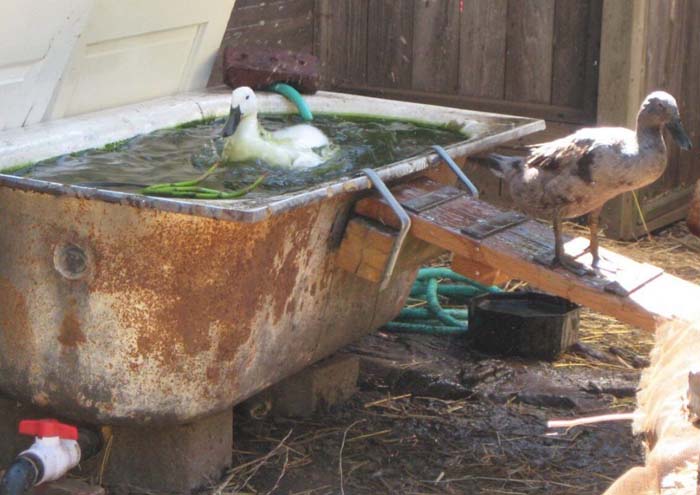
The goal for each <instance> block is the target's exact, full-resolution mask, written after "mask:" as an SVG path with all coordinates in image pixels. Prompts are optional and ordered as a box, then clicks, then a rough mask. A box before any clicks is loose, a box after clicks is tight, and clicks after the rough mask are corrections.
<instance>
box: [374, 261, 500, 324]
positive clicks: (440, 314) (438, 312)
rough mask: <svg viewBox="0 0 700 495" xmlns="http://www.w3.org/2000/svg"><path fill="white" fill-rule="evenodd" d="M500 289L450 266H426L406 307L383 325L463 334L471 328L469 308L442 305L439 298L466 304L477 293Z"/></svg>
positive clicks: (498, 290) (421, 271)
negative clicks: (392, 319) (444, 306)
mask: <svg viewBox="0 0 700 495" xmlns="http://www.w3.org/2000/svg"><path fill="white" fill-rule="evenodd" d="M444 281H448V282H451V283H443V282H444ZM500 291H501V289H499V288H498V287H495V286H490V287H489V286H486V285H483V284H480V283H479V282H476V281H474V280H471V279H469V278H467V277H465V276H463V275H460V274H458V273H455V272H453V271H452V270H450V269H449V268H423V269H421V270H420V271H419V272H418V276H417V277H416V281H415V282H414V284H413V287H412V288H411V294H410V296H409V301H408V303H407V305H406V307H405V308H403V309H402V310H401V312H400V313H399V316H398V317H397V318H396V319H395V320H394V321H391V322H389V323H387V324H386V325H385V326H384V328H385V329H386V330H389V331H391V332H410V333H424V334H430V335H455V334H463V333H465V332H466V331H467V330H468V319H469V311H467V310H466V309H446V308H443V307H442V306H441V304H440V298H441V297H442V298H448V299H450V300H452V301H459V303H460V304H461V305H467V304H468V303H469V299H471V298H472V297H474V296H478V295H480V294H486V293H489V292H500Z"/></svg>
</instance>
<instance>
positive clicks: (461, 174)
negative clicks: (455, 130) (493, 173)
mask: <svg viewBox="0 0 700 495" xmlns="http://www.w3.org/2000/svg"><path fill="white" fill-rule="evenodd" d="M432 148H433V149H434V150H435V152H436V153H437V154H438V156H439V157H440V158H442V161H444V162H445V163H447V166H448V167H450V168H451V169H452V171H453V172H454V173H455V175H456V176H457V178H458V179H459V180H460V182H461V183H462V184H464V185H465V186H466V187H467V189H469V192H470V193H471V194H472V196H473V197H474V199H479V190H478V189H477V188H476V186H475V185H474V184H473V183H472V181H470V180H469V179H468V178H467V176H466V175H464V172H462V169H461V168H459V165H457V164H456V163H455V161H454V160H453V159H452V157H451V156H450V155H449V154H448V153H447V151H445V148H443V147H442V146H438V145H437V144H434V145H433V146H432Z"/></svg>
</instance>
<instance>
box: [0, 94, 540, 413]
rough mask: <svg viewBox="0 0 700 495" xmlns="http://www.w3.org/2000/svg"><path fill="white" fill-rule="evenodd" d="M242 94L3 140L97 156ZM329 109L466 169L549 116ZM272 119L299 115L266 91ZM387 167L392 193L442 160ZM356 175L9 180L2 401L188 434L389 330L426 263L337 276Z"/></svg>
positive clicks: (150, 106) (352, 106)
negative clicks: (204, 186) (167, 193)
mask: <svg viewBox="0 0 700 495" xmlns="http://www.w3.org/2000/svg"><path fill="white" fill-rule="evenodd" d="M229 97H230V93H228V92H226V93H198V94H186V95H180V96H175V97H169V98H163V99H160V100H154V101H151V102H147V103H144V104H139V105H131V106H128V107H122V108H118V109H113V110H109V111H103V112H98V113H94V114H90V115H86V116H80V117H74V118H70V119H65V120H61V121H54V122H50V123H46V124H39V125H35V126H31V127H28V128H24V129H18V130H12V131H5V132H3V133H0V166H1V167H2V168H6V167H9V166H12V165H17V164H18V163H23V162H28V161H35V160H39V159H43V158H48V157H51V156H55V155H58V154H64V153H69V152H72V151H77V150H82V149H87V148H91V147H99V146H102V145H104V144H106V143H108V142H113V141H117V140H120V139H125V138H128V137H131V136H134V135H136V134H139V133H144V132H150V131H152V130H155V129H158V128H163V127H168V126H172V125H175V124H178V123H182V122H187V121H192V120H196V119H201V118H203V117H207V116H211V115H224V114H226V113H227V112H228V104H229V103H228V102H229ZM308 102H309V104H310V106H311V108H312V110H314V111H315V112H332V113H339V114H342V113H355V114H356V113H363V114H373V115H381V116H383V117H398V118H413V119H415V118H419V119H421V120H425V121H429V122H435V123H452V124H453V125H459V126H461V127H464V128H465V129H466V130H467V131H468V132H470V133H471V134H472V137H471V138H470V139H465V141H463V142H461V143H457V144H455V145H452V146H449V147H447V150H448V152H449V153H450V154H451V155H452V156H453V157H463V156H466V155H468V154H470V153H473V152H477V151H481V150H483V149H487V148H490V147H493V146H495V145H497V144H499V143H502V142H504V141H507V140H511V139H514V138H517V137H520V136H523V135H525V134H528V133H530V132H534V131H536V130H539V129H542V128H543V127H544V124H543V122H542V121H536V120H531V119H521V118H517V117H505V116H504V117H500V116H495V115H491V114H482V113H478V112H471V111H466V110H457V109H449V108H441V107H434V106H428V105H419V104H412V103H399V102H395V101H388V100H382V99H372V98H365V97H360V96H350V95H340V94H333V93H323V92H322V93H319V94H318V95H316V96H313V97H309V98H308ZM260 104H261V107H262V111H293V108H292V107H291V106H290V105H289V104H288V103H287V102H286V101H285V100H283V99H282V98H281V97H278V96H275V95H263V96H262V97H261V100H260ZM436 160H437V157H436V156H435V155H432V154H429V153H426V154H423V155H419V156H416V157H412V158H410V159H407V160H404V161H401V162H397V163H394V164H387V165H385V166H382V167H380V168H378V169H377V171H378V173H379V175H380V176H381V177H382V178H383V179H384V180H385V181H393V180H397V179H400V178H401V177H406V176H409V175H414V174H418V173H421V172H422V171H424V170H426V169H428V168H429V167H431V166H433V165H434V164H435V163H436ZM370 187H371V186H370V183H369V182H368V180H367V179H366V178H364V177H347V178H344V179H342V180H338V181H335V182H332V183H327V184H322V185H320V186H316V187H313V188H311V189H308V190H305V191H303V192H301V193H294V194H286V195H280V196H276V197H272V198H266V199H265V200H257V199H250V200H249V199H242V200H236V201H212V202H207V201H193V200H169V199H157V198H146V197H143V196H139V195H135V194H127V193H118V192H110V191H106V190H99V189H93V188H84V187H76V186H66V185H61V184H55V183H49V182H44V181H37V180H32V179H26V178H19V177H15V176H11V175H4V174H3V175H0V212H2V213H1V214H0V391H2V393H4V394H7V395H10V396H12V397H14V398H16V399H18V400H20V401H23V402H27V403H33V404H36V405H39V406H42V407H46V408H47V409H48V410H52V411H55V412H56V413H58V414H60V415H61V416H64V417H66V418H72V419H76V420H82V421H86V422H90V423H102V424H144V423H148V422H150V421H156V420H157V421H160V422H161V423H163V422H165V423H168V422H171V423H181V422H186V421H190V420H193V419H197V418H199V417H203V416H206V415H208V414H212V413H215V412H218V411H221V410H224V409H226V408H229V407H231V406H232V405H233V404H235V403H237V402H240V401H242V400H243V399H245V398H247V397H249V396H250V395H252V394H254V393H255V392H257V391H259V390H261V389H263V388H265V387H267V386H269V385H271V384H273V383H275V382H277V381H279V380H281V379H282V378H284V377H286V376H288V375H290V374H292V373H294V372H296V371H298V370H300V369H302V368H303V367H305V366H307V365H309V364H311V363H312V362H314V361H316V360H319V359H321V358H323V357H324V356H327V355H328V354H330V353H332V352H333V351H335V350H336V349H338V348H339V347H341V346H343V345H345V344H347V343H349V342H351V341H353V340H355V339H357V338H359V337H360V336H362V335H364V334H366V333H368V332H370V331H372V330H373V329H376V328H377V327H379V326H381V325H382V324H383V323H385V322H386V321H388V320H390V319H391V318H392V317H394V316H395V315H396V314H397V312H398V311H399V309H400V308H401V306H402V304H403V302H404V300H405V298H406V296H407V294H408V291H409V289H410V286H411V284H412V281H413V277H414V274H415V270H416V269H417V268H418V266H417V265H418V262H417V261H416V260H415V259H412V258H411V257H410V256H406V255H404V256H402V257H401V258H400V259H399V263H398V265H397V270H395V272H394V274H393V277H392V279H391V281H390V283H389V285H388V287H387V288H386V289H385V290H380V289H379V285H378V284H372V283H370V282H367V281H365V280H363V279H360V278H357V277H356V276H355V275H352V274H350V273H347V272H345V271H343V270H341V269H339V268H337V267H336V266H335V264H334V253H335V251H336V249H337V246H338V243H339V240H340V238H341V237H342V233H343V228H344V225H345V222H346V221H347V218H348V215H349V213H350V210H351V206H352V204H353V203H354V202H355V201H356V200H357V198H358V197H360V196H361V195H363V194H366V191H367V190H368V189H369V188H370Z"/></svg>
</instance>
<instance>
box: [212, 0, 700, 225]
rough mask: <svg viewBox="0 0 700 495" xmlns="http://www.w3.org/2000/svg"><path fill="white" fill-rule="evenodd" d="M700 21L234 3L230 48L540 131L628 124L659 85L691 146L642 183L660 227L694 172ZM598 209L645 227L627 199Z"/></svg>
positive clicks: (685, 15)
mask: <svg viewBox="0 0 700 495" xmlns="http://www.w3.org/2000/svg"><path fill="white" fill-rule="evenodd" d="M698 25H700V2H698V1H696V0H267V1H260V0H238V1H237V2H236V7H235V8H234V11H233V14H232V16H231V20H230V23H229V29H228V31H227V33H226V37H225V39H224V44H241V45H242V44H247V45H256V46H267V47H278V48H283V49H290V50H299V51H306V52H313V53H315V54H317V55H318V56H319V58H320V59H321V64H322V76H323V86H324V88H325V89H331V90H337V91H344V92H351V93H361V94H369V95H376V96H382V97H385V98H395V99H402V100H413V101H420V102H427V103H435V104H442V105H448V106H455V107H463V108H471V109H475V110H484V111H491V112H499V113H510V114H519V115H527V116H533V117H540V118H544V119H546V120H547V121H548V127H550V128H551V129H554V131H551V130H550V131H549V133H548V134H547V136H548V137H551V136H555V135H557V134H558V135H561V134H563V133H566V132H570V131H571V130H573V129H574V128H575V126H580V125H586V124H594V123H596V122H598V123H605V124H615V125H628V126H633V125H634V116H635V114H636V110H637V106H638V104H639V101H641V98H642V97H643V96H644V94H646V93H647V92H649V91H651V90H653V89H666V90H668V91H669V92H671V93H672V94H674V95H675V96H676V97H677V99H678V101H679V103H680V107H681V113H682V116H683V120H684V122H685V124H686V127H687V129H688V131H689V134H690V135H691V138H692V139H693V141H694V143H695V145H696V149H695V151H693V152H691V153H687V152H683V153H680V152H679V151H678V149H677V148H676V147H675V145H671V150H670V158H671V160H670V165H669V167H668V170H667V172H666V174H665V175H664V177H663V178H662V179H661V180H659V181H658V182H656V183H655V184H653V185H651V186H650V187H648V188H645V189H644V190H643V191H642V192H641V193H640V199H641V201H642V209H643V210H644V212H645V215H646V217H647V221H648V222H649V223H650V225H651V227H652V228H654V227H659V226H662V225H665V224H667V223H669V222H671V221H674V220H677V219H679V218H681V217H682V216H683V215H684V212H685V207H686V205H687V201H688V196H689V192H690V187H691V185H692V183H693V182H694V181H695V180H697V179H698V178H700V154H699V153H698V151H697V150H698V148H700V142H699V140H698V137H700V64H698V63H696V61H697V60H700V30H699V29H697V28H694V26H698ZM220 81H221V78H220V74H219V73H218V72H216V71H215V73H214V74H213V76H212V83H217V82H220ZM538 139H543V137H542V136H540V137H538ZM483 180H484V181H487V182H488V181H490V180H491V179H490V178H488V179H487V178H484V179H483ZM485 186H486V187H487V188H488V189H490V190H499V191H500V190H502V188H500V187H498V185H497V184H496V185H494V184H489V183H485ZM606 219H607V224H608V226H609V227H610V229H609V232H610V233H611V234H612V235H614V236H617V237H623V238H632V237H634V236H637V235H639V234H640V233H642V225H641V221H640V220H639V217H638V214H637V211H636V208H635V207H634V205H633V203H632V198H631V197H630V196H629V195H628V196H625V197H623V198H621V199H620V200H618V201H616V202H615V203H614V204H612V205H611V207H610V208H608V210H607V212H606Z"/></svg>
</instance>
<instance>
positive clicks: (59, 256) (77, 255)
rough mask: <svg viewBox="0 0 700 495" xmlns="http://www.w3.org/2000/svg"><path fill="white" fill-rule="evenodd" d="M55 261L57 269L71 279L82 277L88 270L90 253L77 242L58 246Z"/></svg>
mask: <svg viewBox="0 0 700 495" xmlns="http://www.w3.org/2000/svg"><path fill="white" fill-rule="evenodd" d="M53 262H54V266H55V267H56V270H57V271H58V272H59V273H60V274H61V275H63V276H64V277H66V278H68V279H71V280H75V279H79V278H82V277H83V276H85V274H86V273H87V271H88V255H87V253H86V252H85V251H84V250H83V248H81V247H79V246H76V245H75V244H64V245H61V246H58V247H56V250H55V251H54V257H53Z"/></svg>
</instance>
